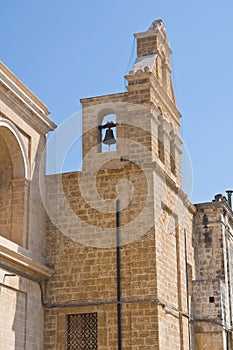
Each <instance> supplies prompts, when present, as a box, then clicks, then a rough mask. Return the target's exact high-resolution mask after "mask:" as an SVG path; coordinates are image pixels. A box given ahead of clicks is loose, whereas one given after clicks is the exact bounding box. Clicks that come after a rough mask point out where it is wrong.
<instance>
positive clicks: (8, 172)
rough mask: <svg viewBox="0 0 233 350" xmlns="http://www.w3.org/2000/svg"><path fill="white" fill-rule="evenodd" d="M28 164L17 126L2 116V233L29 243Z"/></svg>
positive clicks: (0, 147)
mask: <svg viewBox="0 0 233 350" xmlns="http://www.w3.org/2000/svg"><path fill="white" fill-rule="evenodd" d="M28 202H29V166H28V159H27V156H26V152H25V151H24V148H23V142H22V140H21V138H20V135H19V133H18V130H17V129H16V128H15V127H14V125H13V124H11V123H10V122H9V121H7V120H4V119H1V120H0V207H1V211H0V235H1V236H3V237H5V238H7V239H9V240H11V241H12V242H14V243H16V244H18V245H20V246H24V247H26V246H27V231H28Z"/></svg>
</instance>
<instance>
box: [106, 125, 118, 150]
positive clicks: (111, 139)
mask: <svg viewBox="0 0 233 350" xmlns="http://www.w3.org/2000/svg"><path fill="white" fill-rule="evenodd" d="M103 143H104V144H105V145H109V146H110V145H114V143H116V139H115V137H114V133H113V130H112V129H111V128H108V129H107V130H106V134H105V137H104V139H103Z"/></svg>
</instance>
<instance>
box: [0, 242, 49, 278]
mask: <svg viewBox="0 0 233 350" xmlns="http://www.w3.org/2000/svg"><path fill="white" fill-rule="evenodd" d="M0 263H3V264H5V265H7V266H9V268H14V269H17V270H19V271H20V272H23V273H27V274H29V275H30V276H33V277H35V278H37V279H39V280H46V279H49V278H50V277H51V276H52V273H53V270H51V269H50V268H48V267H46V266H44V265H41V264H39V263H37V262H36V261H34V260H32V259H30V258H28V257H26V256H24V255H22V254H19V253H17V252H14V251H12V250H10V249H9V248H7V247H4V246H2V245H0Z"/></svg>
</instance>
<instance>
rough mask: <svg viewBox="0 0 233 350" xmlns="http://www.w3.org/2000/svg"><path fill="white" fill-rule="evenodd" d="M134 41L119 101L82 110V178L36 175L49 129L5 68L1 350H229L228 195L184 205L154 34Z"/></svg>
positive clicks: (165, 56)
mask: <svg viewBox="0 0 233 350" xmlns="http://www.w3.org/2000/svg"><path fill="white" fill-rule="evenodd" d="M135 38H136V40H137V58H136V61H135V63H134V66H133V68H132V70H131V71H130V72H129V73H128V74H127V75H126V77H125V78H126V80H127V82H128V85H127V92H123V93H118V94H112V95H106V96H98V97H93V98H86V99H82V100H81V103H82V107H83V109H82V113H83V138H82V152H83V167H82V171H81V172H71V173H62V174H55V175H49V176H45V153H44V150H45V146H46V135H47V133H48V132H49V131H53V130H54V129H55V127H56V126H55V124H54V123H53V122H52V121H51V120H50V119H49V118H48V115H49V111H48V109H47V107H46V106H45V105H44V104H43V103H42V102H41V101H40V100H39V99H38V98H37V97H36V96H35V95H34V94H33V93H32V92H31V91H30V90H29V89H28V88H26V87H25V85H23V84H22V83H21V82H20V81H19V80H18V79H17V78H16V77H15V76H14V75H13V74H12V73H11V72H10V71H9V70H8V68H7V67H5V66H4V65H3V64H2V63H1V65H0V68H1V73H0V74H1V95H0V96H1V104H0V207H1V213H0V316H1V317H0V348H1V349H4V350H13V349H16V350H23V349H27V350H29V349H30V350H42V349H44V350H55V349H57V350H58V349H61V350H62V349H66V350H83V349H85V350H86V349H92V350H96V349H98V350H104V349H108V350H115V349H118V350H120V349H124V350H129V349H134V350H141V349H145V350H147V349H153V350H154V349H159V350H165V349H166V350H167V349H172V350H178V349H179V350H181V349H183V350H188V349H193V350H194V349H195V350H202V349H208V350H213V349H214V350H227V349H228V350H229V349H232V348H233V343H232V326H233V325H232V322H233V319H232V308H233V304H232V300H233V299H232V296H233V281H232V279H233V212H232V209H231V192H228V198H227V199H226V198H225V197H224V196H222V195H216V196H215V198H214V200H213V201H212V202H208V203H202V204H197V205H193V204H192V203H190V202H189V200H188V197H187V195H186V194H185V193H184V192H183V190H182V187H181V186H182V184H181V182H182V178H181V153H182V151H181V144H182V141H181V139H180V131H179V130H180V117H181V115H180V112H179V110H178V109H177V106H176V102H175V97H174V91H173V86H172V80H171V67H170V55H171V52H172V51H171V48H170V45H169V42H168V40H167V36H166V32H165V28H164V25H163V22H162V21H161V20H157V21H154V22H153V24H152V26H151V27H150V28H149V30H147V31H146V32H143V33H137V34H135ZM106 132H107V134H106V135H105V133H106ZM103 139H104V140H105V144H106V145H107V146H103V143H102V140H103ZM115 141H116V145H115V144H114V143H115ZM113 144H114V146H113ZM117 198H118V199H119V201H117ZM116 203H117V205H119V207H116ZM117 238H119V239H120V244H119V245H118V247H117V244H116V240H117ZM118 243H119V241H118Z"/></svg>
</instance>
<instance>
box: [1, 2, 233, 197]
mask: <svg viewBox="0 0 233 350" xmlns="http://www.w3.org/2000/svg"><path fill="white" fill-rule="evenodd" d="M159 18H161V19H163V21H164V23H165V27H166V30H167V34H168V38H169V41H170V44H171V47H172V49H173V55H172V60H171V62H172V69H173V81H174V87H175V94H176V99H177V104H178V107H179V109H180V111H181V113H182V115H183V118H182V131H181V136H182V138H183V140H184V141H185V144H186V145H187V148H188V150H189V153H190V157H191V161H192V165H193V171H194V189H193V196H192V200H193V201H194V202H195V203H196V202H203V201H210V200H212V198H213V196H214V195H215V194H216V193H219V192H224V190H225V189H229V188H233V175H232V174H233V162H232V139H233V135H232V131H233V130H232V129H233V111H232V101H233V88H232V82H233V68H232V62H233V45H232V18H233V3H232V1H230V0H223V1H221V2H219V1H209V0H202V1H200V0H197V1H187V0H186V1H185V0H181V1H174V0H173V1H172V0H171V1H168V0H163V1H155V0H154V1H152V0H144V1H139V0H127V1H122V0H118V1H111V0H108V1H107V0H99V1H94V0H92V1H88V0H86V1H83V0H77V1H75V0H67V1H61V0H57V1H55V0H47V1H46V0H40V1H32V0H30V1H29V0H27V1H26V0H21V1H17V0H10V1H2V3H1V12H0V19H1V34H0V36H1V49H0V50H1V55H0V56H1V60H2V61H3V62H4V63H5V64H6V65H7V66H8V67H9V68H10V69H11V70H12V71H13V72H14V73H15V74H16V75H17V76H18V77H19V78H20V79H21V80H22V81H23V82H24V83H25V84H26V85H27V86H28V87H29V88H30V89H31V90H32V91H33V92H34V93H35V94H36V95H37V96H38V97H39V98H40V99H41V100H42V101H43V102H44V103H45V104H46V105H47V106H48V107H49V109H50V111H51V115H50V117H51V118H52V119H53V121H55V123H56V124H60V123H61V122H62V121H63V120H65V119H66V118H67V117H69V116H71V115H72V114H74V113H76V112H78V111H79V110H80V103H79V99H80V98H83V97H90V96H95V95H103V94H108V93H114V92H121V91H124V90H125V85H124V78H123V76H124V75H125V73H126V68H127V66H128V63H129V59H130V54H131V48H132V44H133V33H135V32H140V31H145V30H147V29H148V27H149V26H150V25H151V23H152V21H153V20H155V19H159ZM79 163H80V156H79V155H77V165H78V164H79Z"/></svg>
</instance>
